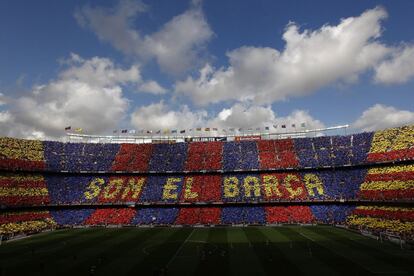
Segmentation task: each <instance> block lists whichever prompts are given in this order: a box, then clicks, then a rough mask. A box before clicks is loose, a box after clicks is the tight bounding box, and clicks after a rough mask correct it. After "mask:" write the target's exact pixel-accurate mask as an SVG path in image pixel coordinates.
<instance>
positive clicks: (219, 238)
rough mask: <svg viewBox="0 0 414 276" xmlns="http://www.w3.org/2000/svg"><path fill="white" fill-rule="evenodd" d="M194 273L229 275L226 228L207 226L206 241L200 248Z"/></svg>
mask: <svg viewBox="0 0 414 276" xmlns="http://www.w3.org/2000/svg"><path fill="white" fill-rule="evenodd" d="M199 259H200V262H199V265H198V266H197V269H196V271H195V273H194V274H195V275H229V274H230V268H229V266H230V264H229V263H230V261H229V247H228V241H227V231H226V228H209V232H208V238H207V243H206V244H204V246H203V247H202V249H201V252H200V256H199Z"/></svg>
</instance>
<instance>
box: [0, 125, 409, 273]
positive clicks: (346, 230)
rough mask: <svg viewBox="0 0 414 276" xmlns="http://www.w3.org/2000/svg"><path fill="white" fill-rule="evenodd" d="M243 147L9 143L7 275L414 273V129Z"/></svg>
mask: <svg viewBox="0 0 414 276" xmlns="http://www.w3.org/2000/svg"><path fill="white" fill-rule="evenodd" d="M233 138H234V137H233ZM236 138H238V139H231V138H230V137H229V138H228V139H229V140H233V141H207V142H201V141H189V142H177V141H176V142H173V141H168V140H166V141H164V143H92V142H77V143H74V142H51V141H38V140H26V139H16V138H1V139H0V152H1V155H0V156H1V159H0V167H1V174H0V185H1V186H0V200H1V201H0V202H1V208H2V212H1V215H0V218H1V220H0V222H1V224H0V234H1V236H2V240H3V244H2V245H1V246H0V254H1V258H0V265H1V269H2V270H1V272H2V273H3V274H2V275H16V274H22V275H23V274H30V273H32V272H36V273H40V274H42V275H43V274H51V275H60V274H64V275H66V274H67V275H77V274H87V273H90V274H95V273H97V274H99V275H101V274H102V275H111V274H112V275H114V274H117V275H118V274H119V275H123V274H126V275H129V274H130V275H139V274H140V273H144V274H146V273H148V274H151V273H155V274H161V275H162V274H168V275H175V274H202V275H212V274H234V275H238V274H272V273H273V272H274V271H275V269H276V270H277V271H278V273H279V272H283V273H293V274H301V273H304V274H315V275H317V274H318V275H319V274H321V273H322V274H327V275H328V274H337V273H338V274H345V273H346V274H349V275H365V274H367V275H371V274H410V273H413V272H414V266H413V265H412V261H413V260H414V252H413V251H412V250H411V249H412V247H413V239H414V209H413V207H412V200H413V197H414V186H413V183H414V148H413V146H414V126H406V127H400V128H390V129H386V130H382V131H376V132H365V133H358V134H353V135H337V136H321V137H303V138H281V139H261V138H262V137H261V136H255V137H252V136H239V137H236ZM264 138H266V137H264ZM252 139H254V140H252ZM216 140H217V139H216ZM220 140H224V139H223V138H220ZM167 141H168V143H167ZM36 233H39V234H36ZM16 256H19V257H18V258H16Z"/></svg>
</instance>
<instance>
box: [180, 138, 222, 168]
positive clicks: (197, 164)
mask: <svg viewBox="0 0 414 276" xmlns="http://www.w3.org/2000/svg"><path fill="white" fill-rule="evenodd" d="M222 153H223V142H193V143H189V144H188V154H187V160H186V163H185V170H186V171H202V170H206V171H217V170H220V169H221V168H222V162H223V160H222V159H223V154H222Z"/></svg>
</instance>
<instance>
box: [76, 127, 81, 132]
mask: <svg viewBox="0 0 414 276" xmlns="http://www.w3.org/2000/svg"><path fill="white" fill-rule="evenodd" d="M75 131H76V132H82V131H83V128H81V127H78V128H76V129H75Z"/></svg>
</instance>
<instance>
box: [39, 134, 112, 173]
mask: <svg viewBox="0 0 414 276" xmlns="http://www.w3.org/2000/svg"><path fill="white" fill-rule="evenodd" d="M43 145H44V158H45V160H46V164H47V169H48V170H51V171H71V172H79V171H110V169H111V166H112V162H113V161H114V159H115V156H116V155H117V153H118V151H119V148H120V145H118V144H93V143H61V142H53V141H44V142H43Z"/></svg>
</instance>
